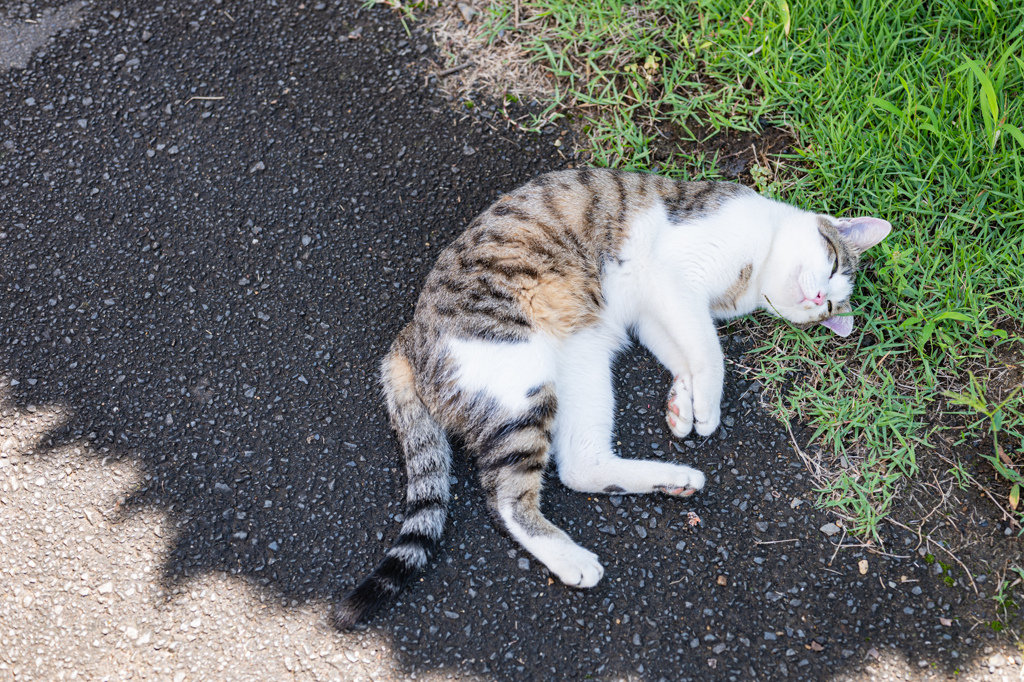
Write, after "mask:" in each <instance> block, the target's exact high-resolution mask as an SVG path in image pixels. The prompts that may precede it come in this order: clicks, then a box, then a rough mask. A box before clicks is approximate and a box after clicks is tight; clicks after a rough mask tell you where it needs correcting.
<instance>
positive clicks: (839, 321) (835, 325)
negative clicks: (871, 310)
mask: <svg viewBox="0 0 1024 682" xmlns="http://www.w3.org/2000/svg"><path fill="white" fill-rule="evenodd" d="M821 323H822V324H823V325H825V326H826V327H828V328H829V329H831V330H832V331H834V332H835V333H836V334H839V336H849V335H850V332H852V331H853V315H836V316H835V317H830V318H828V319H827V320H822V322H821Z"/></svg>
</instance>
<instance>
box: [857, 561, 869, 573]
mask: <svg viewBox="0 0 1024 682" xmlns="http://www.w3.org/2000/svg"><path fill="white" fill-rule="evenodd" d="M857 570H859V571H860V574H861V575H867V572H868V560H867V559H861V560H860V561H858V562H857Z"/></svg>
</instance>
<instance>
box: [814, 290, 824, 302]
mask: <svg viewBox="0 0 1024 682" xmlns="http://www.w3.org/2000/svg"><path fill="white" fill-rule="evenodd" d="M811 300H812V301H814V305H821V304H822V303H824V302H825V292H824V291H819V292H818V293H816V294H815V295H814V298H812V299H811Z"/></svg>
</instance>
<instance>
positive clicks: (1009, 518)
mask: <svg viewBox="0 0 1024 682" xmlns="http://www.w3.org/2000/svg"><path fill="white" fill-rule="evenodd" d="M935 454H936V455H938V456H939V459H941V460H942V461H943V462H945V463H946V464H949V465H952V466H954V467H956V468H957V469H958V470H959V471H960V473H962V474H963V475H964V476H966V477H967V480H968V481H970V482H971V483H973V484H974V485H975V486H977V488H978V490H980V491H981V492H983V493H985V496H986V497H988V499H990V500H992V504H994V505H995V506H997V507H999V511H1001V512H1002V513H1003V518H1005V519H1006V520H1007V521H1008V522H1009V524H1010V526H1011V527H1013V528H1020V521H1018V520H1017V519H1016V518H1014V516H1013V514H1011V513H1010V512H1008V511H1006V508H1005V507H1004V506H1003V505H1001V504H999V502H998V501H997V500H996V498H995V497H993V496H992V493H990V492H989V491H988V488H986V487H985V486H983V485H982V484H980V483H978V482H977V481H976V480H975V479H974V477H973V476H971V475H970V474H969V473H967V472H966V471H964V470H963V467H962V466H960V465H959V464H957V463H956V462H954V461H953V460H951V459H949V458H948V457H946V456H944V455H943V454H942V453H941V452H936V453H935Z"/></svg>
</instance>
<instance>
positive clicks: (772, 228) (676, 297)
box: [333, 169, 891, 628]
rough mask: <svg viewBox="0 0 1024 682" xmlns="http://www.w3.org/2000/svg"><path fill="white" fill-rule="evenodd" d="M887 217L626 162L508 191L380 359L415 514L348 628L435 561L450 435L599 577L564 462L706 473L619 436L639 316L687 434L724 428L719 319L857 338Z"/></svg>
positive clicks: (535, 522) (637, 486)
mask: <svg viewBox="0 0 1024 682" xmlns="http://www.w3.org/2000/svg"><path fill="white" fill-rule="evenodd" d="M890 229H891V225H890V224H889V223H888V222H886V221H884V220H881V219H878V218H870V217H861V218H833V217H831V216H827V215H818V214H814V213H810V212H807V211H803V210H800V209H798V208H794V207H792V206H790V205H788V204H784V203H780V202H777V201H773V200H770V199H767V198H764V197H762V196H761V195H759V194H757V193H756V192H754V191H753V190H751V189H749V188H747V187H745V186H743V185H738V184H733V183H725V182H677V181H673V180H671V179H668V178H665V177H662V176H658V175H651V174H642V173H628V172H621V171H612V170H599V169H581V170H574V171H560V172H554V173H549V174H546V175H542V176H540V177H538V178H536V179H535V180H533V181H532V182H529V183H528V184H526V185H524V186H523V187H521V188H519V189H517V190H515V191H513V192H511V193H509V194H506V195H504V196H502V197H500V198H499V199H498V200H497V201H496V202H495V203H494V204H493V205H491V207H490V208H488V209H487V210H486V211H484V212H483V213H482V214H481V215H480V216H478V217H477V218H476V219H475V220H473V221H472V223H470V225H469V226H468V227H467V229H466V230H465V231H464V232H463V233H462V235H461V236H459V237H458V238H457V239H456V240H455V241H454V243H452V244H451V245H450V246H449V247H448V248H446V249H445V250H444V251H442V253H441V254H440V256H439V257H438V260H437V263H436V265H435V266H434V268H433V270H432V271H431V272H430V274H429V275H428V276H427V280H426V283H425V284H424V287H423V291H422V293H421V295H420V298H419V301H418V303H417V304H416V310H415V313H414V314H413V319H412V321H411V322H410V323H409V324H408V325H407V326H406V327H405V328H404V329H403V330H402V331H401V332H400V333H399V334H398V337H397V338H396V339H395V341H394V343H393V345H392V346H391V350H390V352H389V354H388V355H387V356H386V357H385V358H384V360H383V362H382V364H381V375H382V376H381V379H382V382H383V387H384V394H385V397H386V401H387V409H388V412H389V414H390V417H391V423H392V426H393V427H394V429H395V431H396V432H397V435H398V439H399V441H400V442H401V444H402V447H403V449H404V451H405V463H406V470H407V474H408V489H407V493H406V513H405V519H404V522H403V524H402V528H401V531H400V532H399V535H398V538H397V540H396V541H395V544H394V546H393V547H392V548H391V549H390V550H388V552H387V555H386V557H385V559H384V560H383V561H382V563H381V564H380V565H379V566H378V567H377V568H376V570H374V572H373V573H372V574H371V575H370V576H369V577H367V578H366V579H365V580H363V581H362V583H360V584H359V585H358V586H357V587H356V588H355V589H354V590H353V591H352V592H350V593H349V594H348V596H347V597H346V598H345V599H344V600H342V601H341V602H340V603H339V604H338V605H337V606H336V608H335V610H334V614H333V616H334V622H335V624H336V625H337V626H338V627H340V628H349V627H351V626H353V625H354V624H355V623H357V622H359V621H360V620H362V619H365V618H366V617H368V616H369V615H370V614H372V613H373V612H374V611H375V610H377V609H378V608H379V607H380V606H381V605H382V604H384V603H386V602H387V601H389V600H390V599H391V598H393V597H394V596H395V595H396V594H398V592H399V591H400V590H401V589H402V588H403V587H404V586H405V585H407V584H408V583H409V582H410V581H411V580H412V579H413V578H414V577H415V576H416V575H417V574H418V573H419V572H420V571H421V570H422V569H424V568H425V567H426V565H427V563H428V561H429V560H430V558H431V556H432V555H433V552H434V551H435V549H436V547H437V544H438V542H439V540H440V538H441V534H442V530H443V528H444V524H445V520H446V516H447V506H448V501H449V486H450V474H449V470H450V463H451V446H450V444H449V437H451V438H454V439H456V440H457V442H459V443H461V444H462V445H463V446H464V448H465V449H466V451H467V452H468V453H470V454H471V455H473V456H474V457H475V458H476V461H477V463H478V467H479V478H480V482H481V484H482V485H483V488H484V490H485V492H486V494H487V503H488V506H489V508H490V510H491V512H492V513H493V515H494V516H495V517H496V519H497V520H498V521H500V524H501V525H502V526H504V528H505V529H506V530H507V531H508V532H509V534H511V536H512V537H513V538H514V539H515V540H516V541H518V542H519V544H521V545H522V546H523V547H524V548H525V549H526V550H527V551H528V552H530V554H532V555H533V556H534V557H536V558H537V559H538V560H539V561H540V562H541V563H543V564H544V565H545V566H546V567H547V568H548V570H549V571H550V572H551V573H553V574H554V575H555V576H557V577H558V579H559V580H561V581H562V582H563V583H565V584H566V585H570V586H575V587H591V586H593V585H595V584H597V582H598V581H599V580H600V579H601V577H602V575H603V574H604V568H603V567H602V565H601V563H600V561H599V560H598V557H597V556H596V555H595V554H593V553H592V552H590V551H588V550H586V549H584V548H583V547H580V546H579V545H577V544H576V543H575V542H573V541H572V539H570V538H569V536H568V535H566V534H565V533H564V532H563V531H562V530H561V529H559V528H557V527H556V526H554V525H553V524H551V523H550V522H549V521H548V520H547V519H546V518H544V515H543V514H542V513H541V510H540V495H541V485H542V482H543V477H544V471H545V468H546V467H547V465H548V461H549V458H551V457H553V458H554V460H555V464H556V465H557V469H558V475H559V478H560V479H561V481H562V483H564V484H565V485H566V486H568V487H569V488H572V489H574V490H578V491H581V492H587V493H615V494H636V493H649V492H654V491H658V492H662V493H666V494H668V495H673V496H688V495H692V494H693V493H695V492H696V491H698V490H700V489H701V488H702V487H703V486H704V481H705V479H704V475H703V474H702V473H701V472H700V471H697V470H696V469H692V468H690V467H687V466H683V465H680V464H671V463H668V462H658V461H649V460H628V459H621V458H620V457H619V456H618V455H617V454H616V453H615V452H614V450H613V448H612V428H613V411H614V403H613V395H612V377H611V366H612V361H613V360H614V358H615V356H616V354H617V353H618V352H619V351H621V350H622V349H623V348H624V347H625V346H626V345H627V343H628V342H629V335H630V332H632V333H633V334H635V336H636V337H637V338H638V339H639V340H640V342H641V343H643V344H644V345H645V346H647V348H648V349H650V350H651V352H653V353H654V355H655V356H656V357H657V358H658V360H659V361H660V362H661V363H662V364H663V365H665V367H667V368H668V369H669V370H670V371H671V373H672V376H673V382H672V387H671V390H670V392H669V394H668V399H667V402H666V409H665V418H666V421H667V423H668V426H669V429H670V430H671V432H672V433H673V434H674V435H675V436H676V437H678V438H682V437H684V436H686V435H687V434H688V433H690V432H691V430H696V432H697V433H698V434H700V435H701V436H708V435H710V434H711V433H712V432H713V431H714V430H715V429H716V427H717V426H718V423H719V417H720V409H721V408H720V402H721V397H722V381H723V377H724V361H723V356H722V350H721V346H720V345H719V342H718V337H717V334H716V331H715V320H723V319H728V318H731V317H736V316H739V315H745V314H747V313H750V312H752V311H754V310H755V309H758V308H763V309H765V310H767V311H768V312H769V313H771V314H773V315H776V316H779V317H783V318H785V319H787V320H789V321H790V322H792V323H794V324H796V325H800V326H804V325H807V326H809V325H813V324H815V323H819V322H820V323H821V324H823V325H825V326H826V327H828V328H830V329H831V330H833V331H834V332H836V333H838V334H839V335H841V336H846V335H848V334H850V333H851V331H852V329H853V318H852V317H851V308H850V303H849V298H850V294H851V293H852V291H853V277H854V273H855V272H856V270H857V268H858V262H859V256H860V254H861V253H862V252H863V251H865V250H866V249H868V248H870V247H871V246H873V245H875V244H877V243H878V242H879V241H881V240H882V239H883V238H884V237H885V236H886V235H887V234H888V233H889V231H890Z"/></svg>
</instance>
